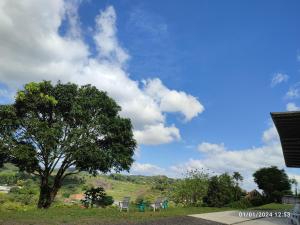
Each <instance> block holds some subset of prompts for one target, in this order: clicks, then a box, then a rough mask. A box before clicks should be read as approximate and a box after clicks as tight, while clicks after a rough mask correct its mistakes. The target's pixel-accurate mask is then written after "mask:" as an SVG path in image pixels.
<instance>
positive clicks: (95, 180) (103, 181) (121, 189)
mask: <svg viewBox="0 0 300 225" xmlns="http://www.w3.org/2000/svg"><path fill="white" fill-rule="evenodd" d="M85 180H86V183H85V184H87V185H91V186H103V187H104V189H105V191H106V193H107V194H108V195H111V196H112V197H113V198H114V200H116V201H121V200H122V199H123V198H124V197H127V196H128V197H131V201H135V199H136V197H138V196H140V195H144V196H148V197H150V199H151V200H154V198H156V197H158V196H161V195H162V193H161V192H160V191H158V190H153V189H151V185H150V184H149V183H148V184H142V183H133V182H128V181H118V180H113V179H110V178H109V177H108V176H104V175H102V176H97V177H92V176H87V175H85ZM75 186H76V189H75V190H74V191H72V192H73V193H72V194H75V193H83V192H84V191H83V190H82V185H75ZM67 189H68V186H67V185H66V186H65V187H62V190H61V191H60V193H63V192H65V191H67ZM58 198H60V196H58Z"/></svg>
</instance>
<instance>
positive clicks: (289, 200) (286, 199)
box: [282, 195, 300, 204]
mask: <svg viewBox="0 0 300 225" xmlns="http://www.w3.org/2000/svg"><path fill="white" fill-rule="evenodd" d="M282 203H283V204H299V203H300V198H299V197H295V196H292V195H285V196H283V197H282Z"/></svg>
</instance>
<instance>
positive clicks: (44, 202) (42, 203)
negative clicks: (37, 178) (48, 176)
mask: <svg viewBox="0 0 300 225" xmlns="http://www.w3.org/2000/svg"><path fill="white" fill-rule="evenodd" d="M59 188H60V185H59V183H54V185H53V187H50V186H49V185H48V182H47V181H46V182H45V180H42V182H41V186H40V197H39V201H38V208H40V209H42V208H43V209H47V208H49V207H50V206H51V204H52V202H53V201H54V199H55V196H56V194H57V192H58V190H59Z"/></svg>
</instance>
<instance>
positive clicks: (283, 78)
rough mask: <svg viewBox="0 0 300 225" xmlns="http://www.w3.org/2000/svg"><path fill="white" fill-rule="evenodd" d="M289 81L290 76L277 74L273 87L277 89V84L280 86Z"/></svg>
mask: <svg viewBox="0 0 300 225" xmlns="http://www.w3.org/2000/svg"><path fill="white" fill-rule="evenodd" d="M288 79H289V76H288V75H287V74H284V73H275V74H274V76H273V78H272V81H271V86H272V87H275V86H276V85H277V84H280V83H282V82H286V81H287V80H288Z"/></svg>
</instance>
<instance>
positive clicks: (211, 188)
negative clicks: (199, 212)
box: [205, 173, 242, 207]
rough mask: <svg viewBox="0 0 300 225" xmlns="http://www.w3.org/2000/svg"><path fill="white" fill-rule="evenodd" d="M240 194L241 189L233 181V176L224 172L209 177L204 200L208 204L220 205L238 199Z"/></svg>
mask: <svg viewBox="0 0 300 225" xmlns="http://www.w3.org/2000/svg"><path fill="white" fill-rule="evenodd" d="M241 195H242V191H241V189H240V188H239V186H237V185H236V183H235V182H234V179H233V177H231V176H230V175H229V174H227V173H224V174H222V175H220V176H213V177H211V178H210V179H209V185H208V191H207V196H206V197H205V202H206V204H207V205H208V206H213V207H222V206H224V205H227V204H229V203H231V202H234V201H236V200H239V199H240V197H241Z"/></svg>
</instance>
